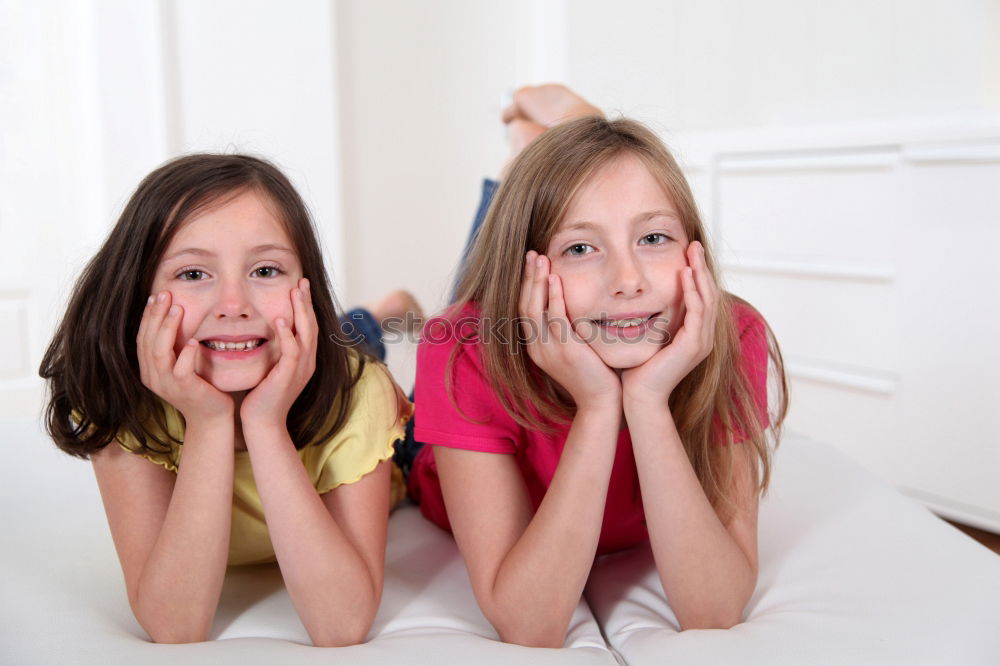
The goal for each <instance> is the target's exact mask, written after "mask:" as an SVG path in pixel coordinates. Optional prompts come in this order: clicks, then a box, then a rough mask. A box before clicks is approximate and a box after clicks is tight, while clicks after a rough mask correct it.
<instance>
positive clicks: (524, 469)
mask: <svg viewBox="0 0 1000 666" xmlns="http://www.w3.org/2000/svg"><path fill="white" fill-rule="evenodd" d="M478 318H479V312H478V309H477V308H476V307H475V306H474V305H472V304H469V305H467V306H465V307H464V308H463V309H462V310H461V311H460V312H459V313H458V316H457V317H452V318H451V319H450V320H446V319H444V318H436V319H433V320H431V321H430V322H428V324H427V326H426V327H425V328H424V339H423V341H422V342H421V343H420V347H419V349H418V350H417V375H416V386H415V387H414V394H415V395H414V403H415V404H416V416H415V432H414V437H415V438H416V440H417V441H419V442H425V443H426V444H428V446H424V448H423V449H421V450H420V453H419V454H417V458H416V460H415V461H414V464H413V469H412V471H411V473H410V477H409V492H410V495H411V497H413V498H414V499H415V500H416V501H417V502H419V503H420V510H421V511H422V512H423V514H424V516H425V517H426V518H427V519H428V520H430V521H431V522H433V523H435V524H436V525H438V526H440V527H442V528H444V529H446V530H450V529H451V528H450V525H449V523H448V514H447V511H446V510H445V505H444V499H443V497H442V495H441V485H440V483H439V481H438V474H437V464H436V463H435V461H434V449H433V447H432V446H431V445H436V446H448V447H452V448H456V449H468V450H470V451H484V452H488V453H497V454H504V455H512V456H514V457H515V459H516V461H517V465H518V467H519V468H520V470H521V474H522V475H523V476H524V480H525V484H526V486H527V488H528V494H529V495H530V498H531V503H532V505H533V506H534V508H535V509H536V510H537V509H538V506H539V505H540V504H541V501H542V497H544V495H545V491H546V490H547V489H548V487H549V484H550V483H551V482H552V477H553V476H554V475H555V471H556V465H557V464H558V462H559V456H560V455H561V454H562V449H563V445H564V444H565V442H566V437H567V436H568V434H569V427H570V426H569V424H565V425H557V426H556V428H555V430H554V431H553V432H551V433H543V432H537V431H535V430H531V429H528V428H524V427H522V426H520V425H518V423H517V422H516V421H515V420H514V419H513V418H511V416H510V415H509V414H508V413H507V412H506V410H504V408H503V406H502V405H501V404H500V401H499V400H498V399H497V397H496V395H495V394H494V393H493V390H492V388H491V387H490V385H489V381H488V380H487V379H486V376H485V373H484V371H483V364H482V357H481V344H482V343H480V342H478V341H470V342H467V343H465V344H464V345H463V346H462V351H461V352H459V353H458V354H457V355H456V357H455V362H454V365H453V368H452V371H453V374H452V379H453V382H454V383H453V385H452V386H453V393H452V394H453V396H454V398H455V400H456V401H457V403H458V405H459V406H460V407H461V409H462V412H461V413H460V412H459V411H458V410H456V409H455V407H454V405H453V404H452V401H451V399H450V398H449V396H448V393H447V391H446V389H445V369H446V368H447V364H448V359H449V356H450V355H451V351H452V349H453V347H454V345H455V342H456V339H457V337H461V335H462V334H463V333H466V332H470V331H473V330H475V324H476V323H477V322H478ZM736 320H737V326H738V330H739V331H740V342H741V347H742V353H743V361H744V371H745V372H746V373H747V375H748V376H749V377H750V379H751V385H752V387H753V390H754V394H755V396H757V404H758V409H759V411H760V417H761V420H762V422H763V423H767V407H766V405H767V359H768V354H767V340H766V336H765V334H764V321H763V320H762V319H761V317H760V315H759V314H757V313H756V312H755V311H754V310H752V309H750V308H748V307H746V306H743V305H738V306H737V311H736ZM456 321H460V322H461V323H460V325H458V326H456V324H455V322H456ZM456 328H457V329H458V330H457V331H456ZM456 333H457V336H456ZM463 413H464V415H465V416H463ZM648 538H649V537H648V534H647V533H646V523H645V516H644V514H643V509H642V497H641V495H640V493H639V477H638V474H637V472H636V469H635V457H634V456H633V453H632V439H631V437H630V436H629V431H628V428H622V430H621V431H620V432H619V434H618V448H617V451H616V453H615V461H614V466H613V467H612V470H611V481H610V484H609V486H608V496H607V501H606V504H605V507H604V523H603V526H602V528H601V538H600V541H599V543H598V553H607V552H612V551H616V550H621V549H623V548H628V547H630V546H633V545H635V544H637V543H640V542H642V541H646V540H647V539H648Z"/></svg>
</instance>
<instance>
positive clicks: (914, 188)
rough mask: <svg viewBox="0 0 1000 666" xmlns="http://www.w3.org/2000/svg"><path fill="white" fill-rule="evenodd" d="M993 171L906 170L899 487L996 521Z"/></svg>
mask: <svg viewBox="0 0 1000 666" xmlns="http://www.w3.org/2000/svg"><path fill="white" fill-rule="evenodd" d="M998 184H1000V163H995V162H994V163H992V164H990V163H982V164H948V163H939V164H927V165H921V166H915V167H912V168H910V169H907V170H906V171H905V174H904V185H905V191H906V192H907V193H908V196H907V197H906V198H905V200H904V202H903V209H902V215H901V219H903V220H905V225H904V226H903V229H902V231H903V233H901V234H900V238H899V256H900V265H899V273H900V288H901V293H900V296H899V302H900V308H899V313H898V318H899V320H900V326H901V329H902V330H903V331H904V332H905V335H904V336H903V338H902V340H901V341H900V349H899V352H898V357H899V359H900V363H901V369H902V376H903V381H902V384H901V392H900V400H901V410H902V413H904V414H905V415H906V418H905V419H903V420H901V422H900V423H899V424H898V425H899V435H898V440H899V441H900V442H901V443H905V444H906V445H907V447H908V448H909V449H910V450H912V451H913V455H912V456H908V455H902V451H901V452H900V453H901V455H900V460H899V462H898V465H897V466H896V468H895V469H896V470H898V471H897V472H896V477H895V478H896V480H897V481H898V482H899V483H900V484H902V485H905V486H908V487H911V488H915V489H920V490H923V491H925V492H928V493H931V494H933V495H936V496H938V497H943V498H951V499H952V500H954V501H955V502H958V503H959V504H962V505H969V506H981V507H984V508H988V509H990V510H992V511H994V512H996V513H1000V483H997V471H998V470H1000V434H998V430H997V427H996V423H995V421H996V418H995V415H996V414H997V408H998V405H1000V345H998V340H1000V293H998V289H997V285H998V284H1000V259H998V257H1000V187H998Z"/></svg>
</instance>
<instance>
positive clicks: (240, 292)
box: [215, 280, 250, 319]
mask: <svg viewBox="0 0 1000 666" xmlns="http://www.w3.org/2000/svg"><path fill="white" fill-rule="evenodd" d="M218 296H219V298H218V301H217V302H216V309H215V318H216V319H249V318H250V299H249V297H248V294H247V285H246V284H245V282H244V281H243V280H222V281H220V284H219V292H218Z"/></svg>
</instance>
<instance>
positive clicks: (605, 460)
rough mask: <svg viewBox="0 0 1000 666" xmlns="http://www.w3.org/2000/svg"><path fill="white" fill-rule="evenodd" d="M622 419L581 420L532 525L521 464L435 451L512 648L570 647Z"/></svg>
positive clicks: (485, 602)
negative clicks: (567, 644)
mask: <svg viewBox="0 0 1000 666" xmlns="http://www.w3.org/2000/svg"><path fill="white" fill-rule="evenodd" d="M619 421H620V414H619V412H618V408H617V406H614V408H613V409H609V410H606V411H604V412H597V411H593V412H587V413H581V414H579V415H578V416H577V417H576V419H575V420H574V421H573V425H572V427H571V429H570V434H569V437H568V438H567V441H566V445H565V449H564V451H563V454H562V457H561V458H560V460H559V464H558V467H557V468H556V473H555V476H554V477H553V479H552V484H551V485H550V486H549V489H548V491H547V492H546V494H545V498H544V499H543V501H542V503H541V505H540V506H539V508H538V511H537V512H536V513H535V514H534V516H532V507H531V502H530V500H529V498H528V493H527V490H526V489H525V487H524V480H523V479H522V477H521V472H520V470H519V469H518V467H517V464H516V462H515V461H514V459H513V457H512V456H509V455H498V454H492V453H480V452H474V451H464V450H459V449H450V448H444V447H435V449H434V456H435V459H436V460H437V466H438V473H439V475H440V478H441V488H442V491H443V493H444V499H445V504H446V506H447V509H448V518H449V520H450V522H451V526H452V530H453V531H454V533H455V540H456V542H457V543H458V547H459V549H460V550H461V551H462V556H463V557H464V558H465V563H466V566H467V567H468V570H469V578H470V580H471V582H472V588H473V591H474V592H475V595H476V600H477V601H478V602H479V606H480V608H482V610H483V613H484V614H485V615H486V617H487V618H488V619H489V620H490V622H491V623H492V624H493V626H494V627H495V628H496V630H497V633H498V634H499V635H500V638H501V639H502V640H504V641H506V642H510V643H518V644H520V645H526V646H532V647H562V645H563V643H564V642H565V640H566V630H567V628H568V627H569V622H570V619H571V617H572V615H573V611H574V610H575V609H576V607H577V605H578V604H579V602H580V597H581V595H582V594H583V588H584V585H585V584H586V582H587V577H588V576H589V575H590V569H591V567H592V566H593V563H594V555H595V553H596V552H597V543H598V539H599V538H600V534H601V525H602V521H603V518H604V504H605V499H606V497H607V490H608V481H609V478H610V475H611V467H612V464H613V462H614V455H615V443H616V442H617V439H618V424H619Z"/></svg>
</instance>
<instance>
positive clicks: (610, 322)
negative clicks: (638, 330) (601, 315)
mask: <svg viewBox="0 0 1000 666" xmlns="http://www.w3.org/2000/svg"><path fill="white" fill-rule="evenodd" d="M649 319H650V317H632V318H630V319H595V320H594V322H595V323H596V324H598V325H600V326H611V327H614V328H628V327H630V326H642V325H643V324H645V323H646V322H647V321H649Z"/></svg>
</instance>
